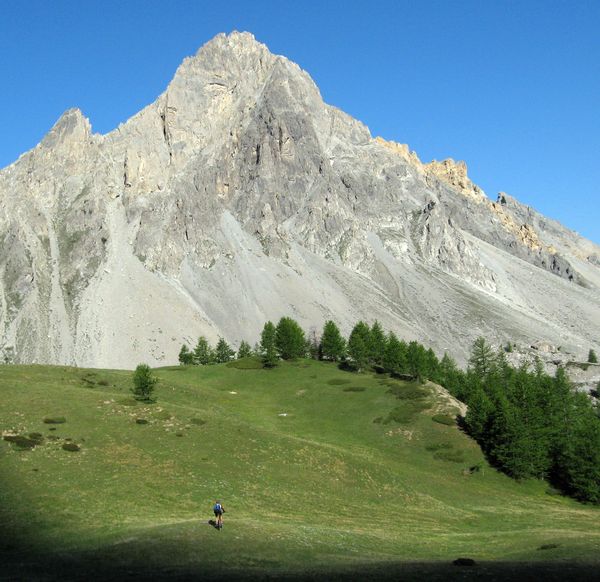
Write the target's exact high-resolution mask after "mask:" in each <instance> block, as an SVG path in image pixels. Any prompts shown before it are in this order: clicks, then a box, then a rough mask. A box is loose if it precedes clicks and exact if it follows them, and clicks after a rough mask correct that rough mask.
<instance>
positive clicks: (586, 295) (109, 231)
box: [0, 32, 600, 368]
mask: <svg viewBox="0 0 600 582" xmlns="http://www.w3.org/2000/svg"><path fill="white" fill-rule="evenodd" d="M399 114H401V112H399ZM0 241H1V246H0V354H1V358H2V359H4V360H5V361H10V362H38V363H54V364H76V365H79V366H90V367H113V368H116V367H125V368H131V367H133V366H135V364H136V363H138V362H139V361H148V362H149V363H150V364H153V365H156V364H168V363H173V362H175V361H176V360H177V352H178V350H179V348H180V346H181V344H182V343H184V342H187V343H190V344H191V343H193V342H194V341H195V339H196V338H197V337H198V336H199V335H205V336H207V337H208V338H209V339H210V340H211V341H216V339H217V337H218V336H223V337H225V338H226V339H228V340H229V341H232V340H237V339H239V338H241V337H246V338H247V339H248V340H249V341H254V339H255V338H256V337H258V334H259V331H260V326H262V323H263V322H264V321H265V320H267V319H273V320H277V319H279V317H280V316H281V315H283V314H292V315H293V316H294V318H295V319H297V320H298V321H299V322H300V323H301V324H302V325H303V326H304V327H305V328H306V329H307V330H308V329H310V328H312V327H314V328H316V329H320V328H321V327H322V324H323V322H324V321H325V320H326V319H333V320H336V321H337V322H338V323H339V324H340V326H341V328H342V330H343V331H344V333H347V332H348V331H349V329H350V327H351V325H352V324H353V322H355V321H357V320H358V319H365V320H368V321H372V320H374V319H375V318H377V319H379V320H380V321H382V322H384V325H385V326H386V327H388V328H390V329H393V330H394V331H396V332H397V333H399V334H400V335H401V336H403V337H405V338H406V339H418V340H419V341H423V342H424V343H426V344H427V345H432V346H434V347H435V348H436V350H437V351H439V352H440V353H442V352H443V351H445V350H447V351H449V352H450V353H451V354H452V355H453V356H454V357H456V358H457V359H458V360H459V361H464V359H465V357H466V354H467V352H468V349H469V347H470V345H471V344H472V342H473V339H474V338H475V337H477V336H480V335H483V336H485V337H487V338H488V339H489V340H490V341H492V342H497V343H504V342H506V341H516V342H522V343H524V344H526V345H530V344H532V343H534V342H536V341H547V342H550V343H551V344H553V345H560V346H561V348H562V349H563V350H565V351H568V352H572V353H574V354H578V355H582V354H584V353H587V350H588V349H590V348H595V349H596V350H600V343H599V340H598V329H599V324H600V292H599V289H600V248H599V247H598V246H597V245H595V244H594V243H592V242H590V241H588V240H585V239H583V238H582V237H580V236H578V235H577V234H576V233H574V232H572V231H570V230H568V229H566V228H565V227H563V226H562V225H560V224H559V223H558V222H556V221H554V220H551V219H548V218H546V217H544V216H542V215H540V214H539V213H537V212H536V211H535V210H534V209H532V208H530V207H527V206H524V205H522V204H520V203H519V202H518V201H517V200H515V199H514V198H511V197H510V196H508V195H507V194H504V193H501V194H500V195H499V196H498V199H497V201H495V202H494V201H491V200H490V199H488V198H487V196H486V195H485V194H484V193H483V192H482V190H481V189H480V188H478V187H477V186H476V185H475V184H473V183H472V182H471V181H470V179H469V178H468V174H467V167H466V165H465V164H464V163H463V162H454V161H453V160H445V161H442V162H437V161H434V162H431V163H429V164H424V163H422V162H421V161H420V160H419V158H418V157H417V155H416V154H415V153H414V152H411V151H410V149H409V148H408V147H407V146H405V145H402V144H396V143H392V142H387V141H385V140H382V139H381V138H373V137H372V136H371V135H370V133H369V130H368V129H367V128H366V127H365V126H364V125H363V124H362V123H360V122H359V121H357V120H355V119H352V118H351V117H349V116H348V115H346V114H345V113H343V112H342V111H340V110H339V109H336V108H335V107H332V106H330V105H327V104H325V103H324V102H323V100H322V99H321V96H320V94H319V90H318V88H317V87H316V85H315V84H314V82H313V81H312V80H311V78H310V77H309V75H308V74H307V73H306V72H304V71H302V70H301V69H300V68H299V67H298V66H297V65H295V64H294V63H292V62H290V61H289V60H287V59H286V58H284V57H281V56H276V55H273V54H271V53H270V52H269V50H268V49H267V47H266V46H265V45H263V44H261V43H259V42H257V41H256V40H255V39H254V37H253V36H252V35H251V34H248V33H237V32H234V33H232V34H230V35H223V34H221V35H218V36H217V37H215V38H214V39H213V40H211V41H210V42H208V43H207V44H206V45H205V46H203V47H202V48H201V49H200V50H199V51H198V53H197V54H196V55H195V56H193V57H190V58H186V59H185V60H184V61H183V63H182V64H181V66H180V67H179V68H178V70H177V71H176V73H175V76H174V78H173V80H172V81H171V83H170V84H169V86H168V87H167V89H166V90H165V92H164V93H163V94H162V95H160V96H159V97H158V98H157V100H156V101H155V102H154V103H152V104H151V105H149V106H148V107H146V108H145V109H143V110H142V111H140V112H139V113H138V114H136V115H135V116H133V117H132V118H131V119H130V120H128V121H127V122H126V123H124V124H122V125H120V126H119V127H118V128H116V129H115V130H114V131H112V132H110V133H108V134H106V135H99V134H94V133H93V132H92V128H91V126H90V123H89V121H88V120H87V119H86V118H85V117H84V116H83V114H82V113H81V112H80V111H79V110H77V109H72V110H69V111H67V112H66V113H64V114H63V116H62V117H61V118H60V119H59V120H58V122H57V123H56V125H55V126H54V127H53V128H52V129H51V130H50V132H49V133H48V134H47V135H46V137H45V138H44V139H43V140H42V141H41V143H40V144H39V145H38V146H36V147H35V148H33V149H32V150H31V151H29V152H27V153H25V154H23V155H22V156H21V157H20V158H19V159H18V160H17V161H16V162H15V163H13V164H11V165H10V166H8V167H7V168H4V169H3V170H1V171H0Z"/></svg>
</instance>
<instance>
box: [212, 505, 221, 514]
mask: <svg viewBox="0 0 600 582" xmlns="http://www.w3.org/2000/svg"><path fill="white" fill-rule="evenodd" d="M213 511H216V512H217V513H223V508H222V507H221V504H220V503H217V504H216V505H215V506H214V507H213Z"/></svg>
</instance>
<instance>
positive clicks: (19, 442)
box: [3, 434, 39, 449]
mask: <svg viewBox="0 0 600 582" xmlns="http://www.w3.org/2000/svg"><path fill="white" fill-rule="evenodd" d="M3 438H4V440H5V441H7V442H9V443H13V444H14V445H16V446H17V447H18V448H19V449H33V448H34V447H35V446H36V445H38V444H39V442H38V441H37V440H33V439H30V438H27V437H24V436H22V435H19V434H14V435H13V434H7V435H5V436H4V437H3Z"/></svg>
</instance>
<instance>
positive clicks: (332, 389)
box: [0, 361, 600, 575]
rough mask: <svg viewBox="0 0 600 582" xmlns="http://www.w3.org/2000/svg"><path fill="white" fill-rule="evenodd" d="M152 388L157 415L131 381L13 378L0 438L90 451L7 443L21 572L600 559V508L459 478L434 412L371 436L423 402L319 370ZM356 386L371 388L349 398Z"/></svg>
mask: <svg viewBox="0 0 600 582" xmlns="http://www.w3.org/2000/svg"><path fill="white" fill-rule="evenodd" d="M156 374H157V375H158V376H159V378H160V385H159V387H158V389H157V394H156V395H157V398H158V402H157V403H156V404H155V405H151V406H147V405H142V404H137V405H135V404H134V405H132V401H131V398H130V397H129V386H130V382H131V381H130V373H129V372H121V371H100V370H96V371H86V370H80V369H75V368H60V367H41V366H28V367H25V366H2V367H0V398H1V401H0V402H1V404H0V429H1V430H3V431H6V430H8V429H12V430H15V431H16V432H19V433H20V434H26V433H29V432H32V431H37V432H41V433H43V434H44V435H57V436H59V437H60V438H61V439H62V438H72V439H73V441H75V442H77V443H79V444H81V446H82V450H81V452H78V453H70V452H67V451H63V450H62V449H61V444H62V442H64V441H62V440H55V441H49V440H46V441H45V442H44V444H43V445H41V446H38V447H36V448H35V449H33V450H28V451H20V450H17V449H16V447H15V445H12V444H9V443H7V442H4V441H0V479H1V480H2V489H1V490H0V523H4V524H5V530H7V531H5V534H7V536H6V537H7V540H8V541H5V542H4V544H5V546H4V549H5V551H6V552H8V554H9V555H11V556H12V559H13V561H14V562H15V563H16V562H18V561H19V553H21V554H20V555H21V556H25V555H28V556H32V555H42V554H43V553H44V552H47V553H48V554H54V555H57V554H58V555H60V556H61V557H62V558H63V559H64V560H66V561H69V560H83V559H85V560H87V561H88V562H89V561H90V560H91V561H94V560H97V561H98V564H99V565H100V564H101V563H106V561H107V559H108V560H109V561H110V563H111V564H117V565H119V567H122V568H127V567H134V565H135V564H139V563H143V564H145V565H146V566H148V567H152V568H156V570H155V572H159V571H160V572H163V573H165V575H167V574H168V573H169V572H170V571H171V569H177V568H195V567H197V568H201V567H205V566H209V567H210V568H211V569H212V572H213V573H217V574H218V573H219V572H221V573H223V572H231V571H235V570H242V571H245V572H251V573H252V572H254V573H256V574H261V573H264V572H271V573H276V574H281V573H283V572H306V571H310V570H313V569H315V568H321V567H325V568H332V569H335V568H338V567H339V568H351V567H353V564H359V563H367V564H375V563H384V564H385V563H389V562H391V561H411V560H421V561H436V560H442V561H446V562H447V561H449V560H453V559H454V558H456V557H458V556H469V557H472V558H475V559H476V560H504V561H507V560H508V561H519V560H528V561H531V560H533V561H535V560H560V559H576V560H582V561H594V560H595V559H596V556H597V554H598V549H599V547H600V520H599V519H598V518H599V517H600V511H599V510H598V509H596V508H593V507H589V506H584V505H580V504H577V503H575V502H573V501H571V500H568V499H565V498H562V497H558V496H550V495H548V494H546V492H545V490H546V487H545V485H544V484H543V483H540V482H527V483H521V484H520V483H516V482H514V481H512V480H510V479H508V478H507V477H505V476H503V475H501V474H499V473H497V472H496V471H494V470H493V469H491V468H489V467H488V466H487V465H485V463H484V467H485V469H484V471H482V472H479V473H474V474H472V475H468V476H466V475H464V474H463V469H464V468H465V467H469V466H472V465H474V464H476V463H480V462H482V461H483V458H482V455H481V452H480V450H479V448H478V447H477V446H476V445H475V444H474V443H473V442H472V441H471V440H470V439H469V438H468V437H466V436H465V435H463V434H462V433H461V432H460V431H459V430H458V429H457V428H456V427H448V426H444V425H442V424H438V423H435V422H432V420H431V416H432V415H433V413H434V411H433V410H425V411H423V412H421V413H419V414H416V415H415V416H414V417H413V418H412V419H411V420H409V421H408V422H405V423H404V424H399V423H396V422H390V423H388V424H385V423H374V422H373V420H374V419H375V418H377V417H382V418H386V417H387V415H388V414H389V413H390V411H392V410H393V409H394V408H396V407H398V406H400V407H401V408H404V407H406V406H411V402H412V401H411V400H398V399H396V398H395V396H394V395H392V394H390V393H389V392H388V387H387V386H386V385H384V384H383V383H382V379H381V378H377V377H374V376H372V375H366V374H365V375H355V374H349V373H347V372H343V371H340V370H338V369H337V368H336V367H335V366H334V365H331V364H325V363H319V362H312V361H301V362H296V363H292V364H284V365H282V366H281V367H279V368H277V369H274V370H241V369H236V368H233V367H227V366H211V367H206V368H164V369H161V370H158V371H157V372H156ZM340 381H345V382H346V383H344V384H338V383H337V382H340ZM387 381H388V382H389V380H387ZM99 382H100V384H99ZM103 384H108V385H103ZM354 386H358V387H363V388H365V390H364V391H356V392H351V391H345V390H344V389H345V388H348V387H354ZM232 392H236V394H232ZM430 402H431V404H435V402H434V399H433V397H431V399H430ZM282 413H286V414H287V416H280V414H282ZM58 415H62V416H65V417H66V418H67V422H66V423H65V424H62V425H54V426H56V430H55V431H50V430H49V428H50V427H51V426H53V425H47V424H44V423H43V422H42V420H43V418H44V417H46V416H58ZM169 415H171V418H167V417H168V416H169ZM136 418H145V419H147V420H148V421H149V423H148V424H146V425H138V424H136V423H135V419H136ZM192 418H194V419H201V420H203V421H205V424H202V425H199V424H194V423H192V422H191V419H192ZM178 432H179V433H181V434H182V435H183V436H177V433H178ZM440 443H451V444H452V445H453V449H452V450H453V451H462V456H463V459H464V460H463V461H462V462H459V463H457V462H450V461H445V460H438V459H436V458H434V453H433V452H431V451H429V450H427V449H426V447H427V446H431V445H435V444H440ZM217 497H219V498H221V499H222V500H223V503H224V504H225V507H226V508H227V510H228V511H227V513H226V515H225V518H226V519H225V528H224V530H223V532H220V533H219V532H217V531H216V530H214V529H213V528H211V527H210V526H208V525H207V524H206V520H207V519H209V518H210V517H211V512H210V510H211V507H212V502H213V501H214V499H215V498H217ZM544 544H556V545H557V546H558V547H555V548H552V549H548V550H539V547H540V546H541V545H544ZM11 552H12V554H11Z"/></svg>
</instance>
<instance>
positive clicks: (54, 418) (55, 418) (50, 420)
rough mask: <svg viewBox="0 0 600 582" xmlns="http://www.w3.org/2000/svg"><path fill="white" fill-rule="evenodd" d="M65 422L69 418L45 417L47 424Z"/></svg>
mask: <svg viewBox="0 0 600 582" xmlns="http://www.w3.org/2000/svg"><path fill="white" fill-rule="evenodd" d="M65 422H67V419H66V418H65V417H64V416H55V417H53V418H51V417H48V416H47V417H46V418H44V423H45V424H64V423H65Z"/></svg>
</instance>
